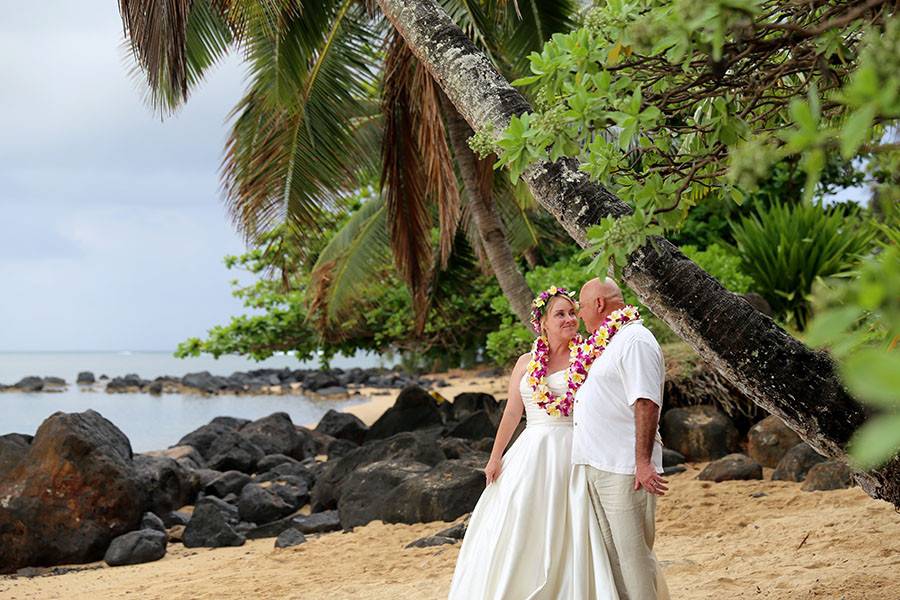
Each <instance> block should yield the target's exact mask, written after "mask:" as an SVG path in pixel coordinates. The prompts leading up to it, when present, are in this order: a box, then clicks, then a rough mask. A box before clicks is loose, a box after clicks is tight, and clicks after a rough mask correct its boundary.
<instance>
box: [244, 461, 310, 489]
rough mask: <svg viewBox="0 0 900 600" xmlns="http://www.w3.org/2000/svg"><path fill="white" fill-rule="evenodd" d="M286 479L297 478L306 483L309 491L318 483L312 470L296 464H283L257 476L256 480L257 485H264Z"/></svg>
mask: <svg viewBox="0 0 900 600" xmlns="http://www.w3.org/2000/svg"><path fill="white" fill-rule="evenodd" d="M284 477H296V478H298V479H301V480H303V481H304V482H305V483H306V487H307V488H309V489H312V487H313V485H315V483H316V476H315V474H314V473H313V472H312V470H311V469H310V468H309V467H307V466H305V465H301V464H300V463H296V462H294V463H282V464H280V465H278V466H277V467H273V468H271V469H269V470H268V471H266V472H265V473H263V474H262V475H257V476H256V479H255V480H256V483H264V482H266V481H276V480H278V479H283V478H284Z"/></svg>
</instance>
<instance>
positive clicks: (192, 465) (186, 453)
mask: <svg viewBox="0 0 900 600" xmlns="http://www.w3.org/2000/svg"><path fill="white" fill-rule="evenodd" d="M144 455H146V456H166V457H168V458H171V459H174V460H176V461H178V463H179V464H181V466H183V467H185V468H187V469H202V468H204V467H205V466H206V460H204V458H203V455H202V454H200V453H199V452H198V451H197V449H196V448H194V447H193V446H189V445H184V446H172V447H171V448H166V449H165V450H153V451H150V452H144Z"/></svg>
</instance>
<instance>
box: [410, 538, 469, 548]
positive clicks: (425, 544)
mask: <svg viewBox="0 0 900 600" xmlns="http://www.w3.org/2000/svg"><path fill="white" fill-rule="evenodd" d="M458 541H459V540H455V539H453V538H449V537H444V536H440V535H429V536H427V537H423V538H419V539H417V540H416V541H414V542H410V543H408V544H407V545H406V546H405V547H406V548H431V547H432V546H443V545H444V544H455V543H456V542H458Z"/></svg>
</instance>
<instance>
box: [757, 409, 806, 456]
mask: <svg viewBox="0 0 900 600" xmlns="http://www.w3.org/2000/svg"><path fill="white" fill-rule="evenodd" d="M800 441H801V440H800V436H799V435H797V434H796V433H794V430H793V429H791V428H790V427H788V426H787V425H785V424H784V421H782V420H781V419H780V418H778V417H776V416H775V415H769V416H768V417H766V418H765V419H763V420H762V421H760V422H759V423H757V424H756V425H754V426H753V427H751V428H750V431H749V432H748V434H747V454H749V455H750V457H751V458H752V459H753V460H755V461H756V462H758V463H759V464H761V465H762V466H764V467H777V466H778V461H780V460H781V459H782V458H784V455H785V454H787V451H788V450H790V449H791V448H793V447H794V446H796V445H797V444H799V443H800Z"/></svg>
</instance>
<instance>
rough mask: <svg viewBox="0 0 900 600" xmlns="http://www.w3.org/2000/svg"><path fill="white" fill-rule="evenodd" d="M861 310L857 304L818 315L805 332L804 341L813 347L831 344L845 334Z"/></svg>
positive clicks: (858, 317) (859, 316) (859, 315)
mask: <svg viewBox="0 0 900 600" xmlns="http://www.w3.org/2000/svg"><path fill="white" fill-rule="evenodd" d="M862 315H863V311H862V309H861V308H859V307H858V306H846V307H843V308H837V309H833V310H829V311H826V312H823V313H822V314H820V315H818V316H817V317H816V318H815V319H814V320H813V322H812V323H810V326H809V329H808V330H807V332H806V343H807V344H809V345H810V346H814V347H822V346H831V345H833V344H834V343H835V342H837V341H838V340H840V338H842V337H844V336H846V335H847V330H848V329H849V328H850V326H851V325H853V324H854V323H855V322H856V321H858V320H859V319H860V318H861V317H862Z"/></svg>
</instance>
